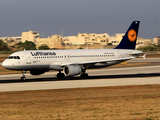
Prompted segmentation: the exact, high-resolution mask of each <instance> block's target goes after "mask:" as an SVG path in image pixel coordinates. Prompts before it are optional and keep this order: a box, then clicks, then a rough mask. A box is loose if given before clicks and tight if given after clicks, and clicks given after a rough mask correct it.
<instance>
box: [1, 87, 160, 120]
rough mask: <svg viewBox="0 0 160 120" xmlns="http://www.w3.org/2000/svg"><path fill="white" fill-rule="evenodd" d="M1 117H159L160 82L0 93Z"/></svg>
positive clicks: (67, 119)
mask: <svg viewBox="0 0 160 120" xmlns="http://www.w3.org/2000/svg"><path fill="white" fill-rule="evenodd" d="M0 98H1V99H0V120H36V119H38V120H46V119H48V120H52V119H53V120H87V119H89V120H98V119H99V120H111V119H113V120H154V119H155V120H157V119H160V107H159V106H160V102H159V101H160V85H146V86H120V87H103V88H83V89H62V90H43V91H42V90H41V91H24V92H22V91H21V92H1V93H0Z"/></svg>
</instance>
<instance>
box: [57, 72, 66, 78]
mask: <svg viewBox="0 0 160 120" xmlns="http://www.w3.org/2000/svg"><path fill="white" fill-rule="evenodd" d="M64 77H65V75H64V73H61V71H59V73H57V78H64Z"/></svg>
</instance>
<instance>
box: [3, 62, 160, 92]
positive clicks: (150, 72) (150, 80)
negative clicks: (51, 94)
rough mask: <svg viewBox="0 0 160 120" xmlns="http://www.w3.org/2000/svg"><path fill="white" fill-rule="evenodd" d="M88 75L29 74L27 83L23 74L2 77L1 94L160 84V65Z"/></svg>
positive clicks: (97, 70) (93, 72)
mask: <svg viewBox="0 0 160 120" xmlns="http://www.w3.org/2000/svg"><path fill="white" fill-rule="evenodd" d="M87 73H88V74H89V78H88V79H80V78H79V76H76V77H73V78H69V77H66V78H63V79H57V78H56V74H57V72H48V73H45V74H44V75H40V76H31V75H30V74H27V75H26V77H27V80H26V81H20V80H19V78H20V77H21V74H10V75H0V92H2V91H3V92H4V91H24V90H45V89H66V88H83V87H104V86H119V85H145V84H160V65H156V66H139V67H125V68H105V69H93V70H92V69H91V70H87Z"/></svg>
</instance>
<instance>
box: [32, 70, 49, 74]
mask: <svg viewBox="0 0 160 120" xmlns="http://www.w3.org/2000/svg"><path fill="white" fill-rule="evenodd" d="M45 72H46V71H44V70H33V71H30V74H31V75H41V74H44V73H45Z"/></svg>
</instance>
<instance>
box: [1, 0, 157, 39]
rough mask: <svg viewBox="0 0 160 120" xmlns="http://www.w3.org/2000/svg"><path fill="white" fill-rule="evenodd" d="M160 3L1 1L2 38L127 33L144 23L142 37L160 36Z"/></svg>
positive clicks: (122, 0)
mask: <svg viewBox="0 0 160 120" xmlns="http://www.w3.org/2000/svg"><path fill="white" fill-rule="evenodd" d="M159 5H160V0H0V37H5V36H10V37H11V36H21V34H22V32H25V31H29V30H34V31H38V32H39V33H40V35H41V37H48V36H51V35H55V34H59V35H60V34H61V31H62V30H63V36H74V35H77V34H78V33H108V34H109V35H110V36H115V34H116V33H125V32H126V31H127V29H128V27H129V26H130V24H131V23H132V21H134V20H139V21H140V28H139V35H138V36H139V37H142V38H144V39H152V38H154V37H157V36H160V6H159Z"/></svg>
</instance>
